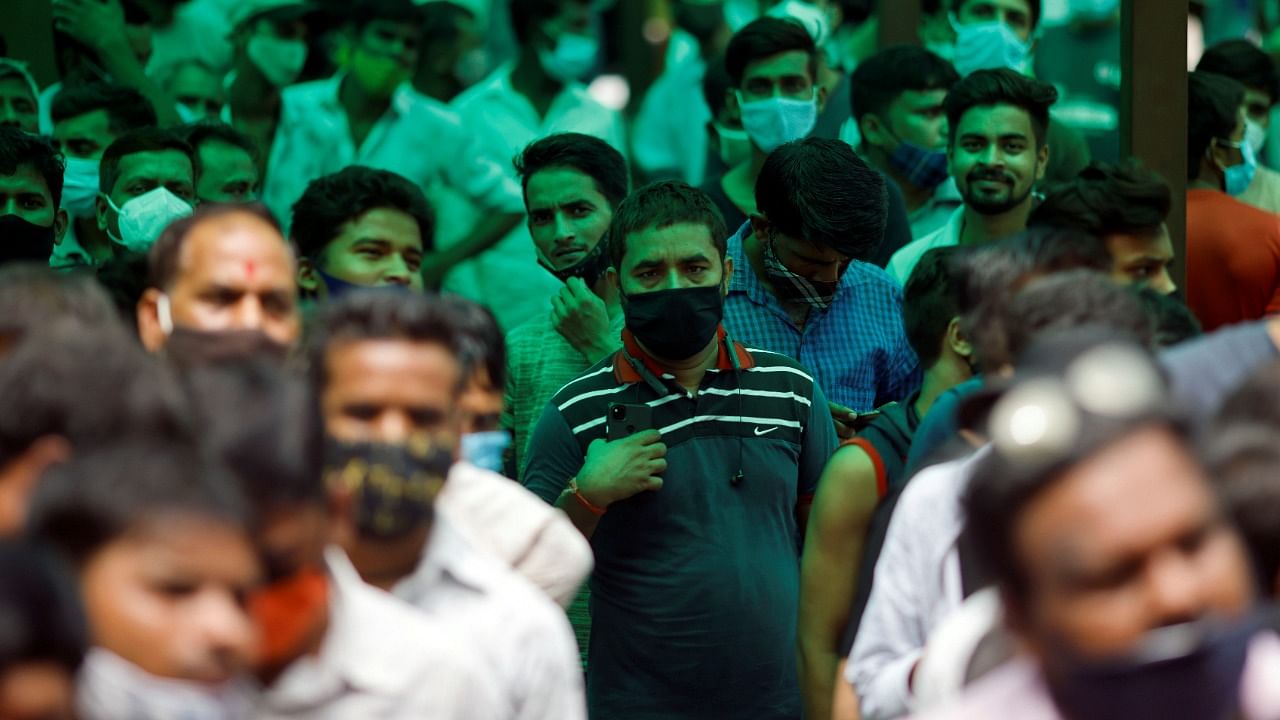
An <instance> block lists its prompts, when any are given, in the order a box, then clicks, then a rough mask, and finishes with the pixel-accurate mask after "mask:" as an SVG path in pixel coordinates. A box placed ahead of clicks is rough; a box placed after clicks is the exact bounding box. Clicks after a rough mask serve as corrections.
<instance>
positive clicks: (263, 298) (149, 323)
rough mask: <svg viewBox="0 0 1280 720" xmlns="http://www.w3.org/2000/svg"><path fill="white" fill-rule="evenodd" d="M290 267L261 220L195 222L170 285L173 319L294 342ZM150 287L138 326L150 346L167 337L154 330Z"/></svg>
mask: <svg viewBox="0 0 1280 720" xmlns="http://www.w3.org/2000/svg"><path fill="white" fill-rule="evenodd" d="M295 272H296V271H295V269H294V263H293V253H292V251H291V250H290V249H289V246H288V245H287V244H286V243H285V241H284V238H282V237H281V236H280V233H278V232H277V231H276V230H275V228H273V227H271V225H269V224H268V223H267V222H266V221H264V220H262V219H260V218H258V217H255V216H253V215H250V214H248V213H235V214H231V215H224V216H221V217H217V218H211V219H209V220H206V221H204V222H201V223H198V224H196V226H195V227H194V228H192V229H191V233H190V235H189V236H188V237H187V240H186V242H185V243H184V245H183V248H182V252H181V256H180V258H179V263H178V273H177V277H176V279H175V280H174V282H173V285H172V286H171V287H170V288H169V289H168V297H169V306H170V311H171V314H172V317H173V324H174V326H175V327H184V328H191V329H193V330H198V331H206V332H218V331H224V330H256V331H259V332H262V333H264V334H265V335H267V336H268V337H270V338H271V339H272V340H275V341H276V342H278V343H280V344H282V345H292V344H293V343H294V342H295V341H296V340H297V339H298V333H299V329H300V327H301V320H300V317H299V314H298V303H297V294H298V287H297V285H296V283H295V281H294V275H295ZM147 292H148V294H147V295H146V296H144V298H143V305H144V308H143V312H140V317H139V329H140V331H142V334H143V340H144V342H145V343H146V345H147V346H148V347H149V348H151V349H153V350H154V349H156V348H158V347H160V346H161V345H163V344H164V340H165V338H164V336H163V335H159V336H157V333H160V332H161V331H160V330H158V329H157V328H156V325H157V320H156V314H157V312H158V311H157V309H156V304H157V302H158V301H157V296H158V295H159V291H157V290H155V289H151V290H148V291H147Z"/></svg>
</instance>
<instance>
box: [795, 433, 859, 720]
mask: <svg viewBox="0 0 1280 720" xmlns="http://www.w3.org/2000/svg"><path fill="white" fill-rule="evenodd" d="M878 485H879V483H878V480H877V474H876V468H875V464H874V463H873V462H872V461H871V458H870V457H868V455H867V453H866V451H864V450H863V449H862V448H860V447H857V446H846V447H843V448H841V449H840V450H838V451H837V452H836V454H835V455H833V456H832V458H831V462H829V463H828V464H827V469H826V471H825V472H824V473H823V475H822V480H821V481H820V482H819V484H818V493H817V496H816V497H815V498H814V503H813V522H812V524H810V525H809V529H808V536H807V538H806V540H805V549H804V556H803V557H802V558H801V562H800V618H799V625H798V632H797V637H798V639H799V668H800V688H801V692H802V693H803V694H804V704H805V717H808V718H829V717H831V713H832V698H833V693H834V690H835V683H836V680H837V675H836V666H837V663H838V662H839V660H840V657H839V655H838V653H837V646H838V645H839V642H840V637H841V635H842V633H843V632H844V629H845V623H846V622H848V618H849V608H850V606H851V605H852V604H853V593H854V584H855V581H856V579H857V577H858V562H859V560H861V558H862V545H863V541H864V540H865V537H866V532H867V525H868V523H869V522H870V520H871V514H872V512H873V511H874V510H875V507H876V503H877V501H878V500H879V492H878Z"/></svg>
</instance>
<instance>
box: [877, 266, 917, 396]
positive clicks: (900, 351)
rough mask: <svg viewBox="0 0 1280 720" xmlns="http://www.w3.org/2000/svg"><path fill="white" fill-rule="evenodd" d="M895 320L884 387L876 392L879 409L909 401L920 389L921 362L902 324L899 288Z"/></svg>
mask: <svg viewBox="0 0 1280 720" xmlns="http://www.w3.org/2000/svg"><path fill="white" fill-rule="evenodd" d="M891 317H892V319H891V320H890V321H889V328H888V330H887V332H888V334H889V337H890V339H891V340H890V347H889V349H888V353H887V358H886V367H885V371H884V372H883V373H882V374H881V375H880V383H879V384H880V387H878V388H877V389H876V400H875V403H876V407H880V406H881V405H884V404H885V403H890V402H900V401H903V400H906V399H907V398H908V397H910V396H911V395H912V394H913V393H915V391H916V390H917V389H919V387H920V376H921V373H920V359H919V358H918V357H917V356H916V351H915V350H913V349H912V348H911V343H910V342H909V341H908V340H907V329H906V327H904V326H903V324H902V292H901V291H900V290H897V289H896V288H895V290H894V295H893V306H892V313H891Z"/></svg>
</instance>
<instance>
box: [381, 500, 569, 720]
mask: <svg viewBox="0 0 1280 720" xmlns="http://www.w3.org/2000/svg"><path fill="white" fill-rule="evenodd" d="M392 592H393V593H394V594H395V595H396V597H399V598H400V599H402V600H404V601H405V602H408V603H409V604H411V605H413V606H414V607H416V608H418V609H419V610H422V611H423V612H424V613H426V614H427V615H428V616H430V617H432V618H434V619H436V620H438V621H439V622H442V623H451V624H453V625H456V626H457V627H459V628H460V629H462V630H463V631H464V632H465V634H466V635H467V637H468V640H469V641H470V642H471V643H472V644H473V646H474V647H475V649H476V650H477V651H478V652H479V653H480V654H481V655H482V656H483V658H484V662H485V666H486V667H487V668H488V672H489V673H490V675H491V676H492V678H493V679H494V680H495V681H496V688H495V689H496V690H497V692H498V695H497V696H496V697H494V698H492V701H491V702H490V703H489V704H491V705H493V706H494V707H500V708H502V717H504V718H510V719H511V720H586V717H587V705H586V697H585V695H584V689H583V681H582V665H581V662H580V660H579V658H578V645H577V641H576V640H575V639H574V636H573V630H572V628H570V627H569V620H568V618H567V617H566V616H565V614H564V611H563V610H561V609H560V608H559V607H558V606H557V605H556V604H555V603H553V602H551V600H550V598H548V597H547V596H546V595H544V594H543V593H542V592H541V591H539V590H538V589H537V588H535V587H534V586H532V585H530V584H529V583H528V582H527V581H526V580H525V579H524V578H522V577H520V576H519V575H516V574H515V572H514V571H512V570H511V569H510V568H509V567H505V566H503V565H502V564H501V563H499V562H497V561H496V560H494V559H493V558H490V557H489V556H487V555H485V554H483V553H481V552H478V551H476V549H475V548H473V547H471V546H470V545H469V544H468V543H467V541H466V540H465V539H464V538H463V537H462V536H461V535H460V534H458V532H457V530H456V529H455V528H453V526H452V524H451V523H450V522H449V520H448V519H447V518H446V517H443V516H441V515H439V514H437V516H436V520H435V525H434V527H433V528H432V530H431V537H430V539H429V540H428V541H427V547H426V551H425V552H424V553H423V556H422V560H421V562H420V563H419V565H418V569H417V570H416V571H415V572H414V574H413V575H410V576H409V577H407V578H405V579H404V580H402V581H400V583H398V584H397V585H396V587H395V588H394V589H393V590H392Z"/></svg>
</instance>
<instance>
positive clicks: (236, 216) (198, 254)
mask: <svg viewBox="0 0 1280 720" xmlns="http://www.w3.org/2000/svg"><path fill="white" fill-rule="evenodd" d="M250 268H252V272H250V271H249V270H250ZM178 269H179V277H178V280H179V281H182V280H186V281H187V282H191V283H194V284H199V283H202V282H219V283H228V284H230V283H240V282H243V281H244V280H246V279H248V276H253V277H254V278H256V279H258V280H259V281H260V282H262V283H263V284H268V285H273V286H277V287H280V286H286V287H288V288H290V289H292V288H293V284H294V279H293V275H294V265H293V254H292V253H291V252H290V251H289V246H288V245H286V244H285V241H284V238H283V237H281V236H280V233H278V232H276V230H275V228H273V227H271V226H270V225H269V224H268V223H267V222H266V221H264V220H262V219H260V218H257V217H254V216H252V215H248V214H245V213H232V214H229V215H224V216H220V217H216V218H210V219H208V220H205V221H203V222H199V223H197V224H196V226H195V227H193V228H192V229H191V232H190V235H188V236H187V240H186V242H185V243H184V244H183V246H182V254H181V257H180V258H179V263H178Z"/></svg>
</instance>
